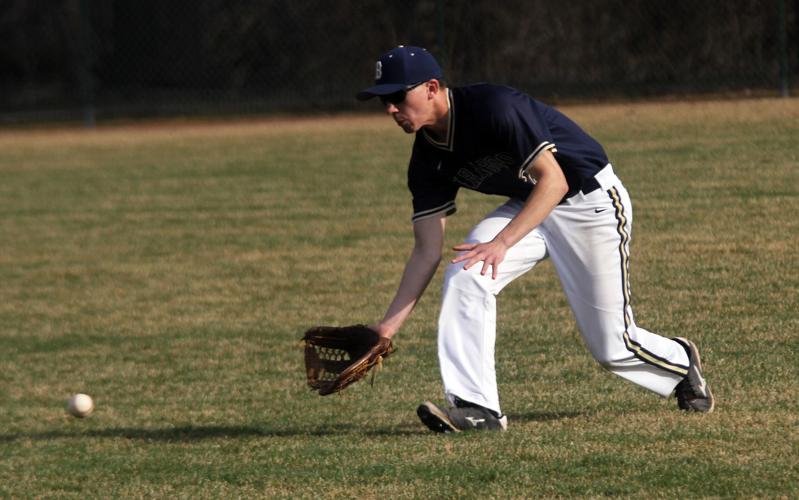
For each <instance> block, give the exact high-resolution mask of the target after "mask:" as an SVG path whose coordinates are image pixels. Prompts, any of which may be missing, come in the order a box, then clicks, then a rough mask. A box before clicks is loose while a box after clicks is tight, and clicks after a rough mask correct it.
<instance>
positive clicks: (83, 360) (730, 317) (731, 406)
mask: <svg viewBox="0 0 799 500" xmlns="http://www.w3.org/2000/svg"><path fill="white" fill-rule="evenodd" d="M566 111H567V112H568V113H570V114H571V115H572V116H574V117H575V118H576V119H577V120H578V121H579V122H581V123H583V124H584V126H585V128H586V129H588V131H589V132H591V133H592V134H593V135H595V136H596V137H597V138H598V139H599V140H600V141H601V142H602V143H603V144H604V145H605V146H606V149H607V150H608V152H609V155H610V157H611V160H612V161H613V163H614V166H615V169H616V170H617V172H618V173H619V174H620V176H621V177H622V179H624V181H625V184H626V185H627V187H628V189H629V190H630V192H631V194H632V198H633V202H634V204H635V210H636V212H635V219H636V220H635V225H634V233H633V242H632V255H633V259H632V276H633V281H632V283H633V294H634V297H635V302H634V305H635V310H636V316H637V319H638V322H639V323H640V324H641V325H642V326H645V327H648V328H650V329H654V330H656V331H658V332H660V333H662V334H663V335H670V336H676V335H681V336H687V337H689V338H691V339H693V340H695V341H696V342H697V343H698V344H699V346H700V348H701V349H702V353H703V358H704V363H705V369H706V375H707V377H708V380H709V382H710V384H711V385H712V386H713V388H714V392H715V394H716V397H717V409H716V412H714V413H712V414H710V415H688V414H684V413H682V412H679V411H677V409H676V403H675V402H674V400H673V399H669V400H665V399H661V398H658V397H656V396H654V395H651V394H649V393H647V392H646V391H644V390H642V389H639V388H636V387H635V386H633V385H631V384H629V383H627V382H625V381H623V380H621V379H618V378H614V377H613V376H612V375H610V374H609V373H607V372H605V371H603V370H602V369H601V368H600V367H599V366H598V365H597V364H596V363H595V362H594V361H593V360H592V358H591V356H590V355H589V353H588V351H587V350H586V349H585V348H584V346H583V345H582V341H581V340H580V337H579V335H578V333H577V331H576V328H575V326H574V324H573V321H572V318H571V312H570V311H569V309H568V307H567V306H566V303H565V299H564V297H563V294H562V292H561V290H560V287H559V285H558V283H557V280H556V276H555V274H554V272H553V269H552V266H551V264H549V263H547V264H545V265H542V266H540V268H536V270H535V271H534V272H532V273H530V274H528V275H527V276H525V277H523V278H522V279H520V280H518V281H517V282H515V283H514V284H512V285H511V286H510V287H508V288H507V289H506V291H504V292H503V294H502V295H501V296H500V301H499V309H500V311H499V339H498V345H497V355H498V359H497V363H498V370H499V380H500V393H501V396H502V398H503V409H504V410H505V411H506V413H508V414H509V418H510V429H509V431H508V432H506V433H501V434H500V433H489V434H461V435H455V436H441V435H433V434H430V433H428V432H427V431H426V429H425V428H423V427H422V426H421V424H420V423H418V421H417V419H416V415H415V408H416V406H417V405H418V403H419V402H420V401H422V400H424V399H433V400H437V401H440V400H441V387H440V382H439V376H438V367H437V360H436V354H435V322H436V314H437V309H438V298H439V288H440V278H441V277H440V271H439V275H437V277H436V278H434V282H433V284H432V285H431V287H430V290H428V293H427V295H426V296H425V298H424V300H423V301H422V303H421V304H420V305H419V307H418V308H417V310H416V312H415V313H414V315H413V316H412V318H411V320H410V321H409V322H408V324H407V325H406V327H405V328H404V330H403V331H402V332H401V333H400V335H399V336H398V337H397V339H396V340H397V344H398V346H399V351H398V352H397V353H396V355H395V356H393V357H392V358H390V359H389V360H388V361H386V363H385V367H384V369H383V370H382V371H381V372H380V373H379V374H378V376H377V379H376V382H375V385H374V386H373V387H370V386H369V385H368V383H360V384H357V385H355V386H353V387H351V388H350V389H348V390H347V391H346V392H345V393H344V394H343V395H341V396H329V397H326V398H321V397H319V396H317V395H314V394H312V393H310V392H309V391H308V390H307V389H306V387H305V386H304V373H303V368H302V365H301V363H302V359H301V349H300V348H299V347H298V344H297V341H298V339H299V337H300V335H301V332H302V331H303V330H304V329H305V328H307V327H309V326H312V325H315V324H326V323H332V324H345V323H351V322H356V321H357V322H361V321H362V322H372V321H377V320H378V319H379V318H380V317H381V316H382V314H383V312H384V310H385V307H386V306H387V305H388V302H389V300H390V299H391V297H392V295H393V293H394V290H395V287H396V285H397V282H398V279H399V276H400V272H401V270H402V267H403V265H404V261H405V258H406V256H407V255H408V253H409V251H410V247H411V244H412V237H411V232H410V199H409V195H408V193H407V190H406V188H405V168H406V165H407V156H408V152H409V147H410V138H409V137H406V136H404V134H402V132H401V131H400V130H399V129H396V127H395V126H393V124H392V123H390V122H389V120H388V119H386V118H385V117H368V116H367V117H336V118H322V119H316V120H312V119H294V120H271V121H263V122H242V123H215V124H214V123H211V124H198V123H161V124H156V125H149V126H144V125H136V126H108V127H103V128H101V129H99V130H96V131H84V130H64V129H58V130H39V129H36V130H16V131H10V130H5V131H0V179H2V181H0V380H2V382H0V496H3V497H43V496H58V497H80V496H90V497H131V496H134V497H184V498H185V497H231V496H233V497H283V498H297V497H308V498H310V497H364V498H377V497H388V498H394V497H400V498H410V497H430V498H476V497H497V498H506V497H515V498H522V497H527V498H535V497H571V496H590V497H597V496H606V495H607V496H611V495H613V496H626V497H666V498H679V497H688V496H698V497H753V496H759V497H794V498H796V497H799V451H797V450H799V403H797V399H799V338H797V332H799V313H797V310H799V299H798V298H797V297H798V296H799V294H798V293H797V292H798V289H799V265H798V262H799V260H798V259H797V256H798V253H799V252H798V251H797V248H799V217H797V214H798V213H799V171H798V170H797V168H798V164H799V100H796V99H793V100H751V101H739V102H700V103H690V104H688V103H670V104H630V105H618V106H585V107H570V108H567V109H566ZM500 201H501V200H500V199H498V198H492V197H485V196H481V195H475V194H471V193H461V195H460V196H459V209H460V210H459V213H458V214H457V215H456V216H454V217H453V218H452V220H451V222H450V224H449V226H448V227H449V233H448V242H449V243H451V244H455V243H457V242H458V241H459V239H460V238H462V237H463V236H464V234H465V232H466V231H467V230H468V228H469V227H470V226H471V225H472V224H474V223H475V222H476V221H478V220H479V219H480V218H481V217H482V215H483V214H484V213H485V212H487V211H488V210H489V209H491V208H492V207H494V206H495V205H497V204H498V203H499V202H500ZM73 392H87V393H89V394H91V395H92V396H94V398H95V401H96V403H97V409H96V411H95V413H94V414H93V415H92V416H90V417H89V418H86V419H75V418H72V417H69V416H67V415H66V414H65V412H64V404H65V401H66V399H67V397H68V396H69V395H70V394H71V393H73Z"/></svg>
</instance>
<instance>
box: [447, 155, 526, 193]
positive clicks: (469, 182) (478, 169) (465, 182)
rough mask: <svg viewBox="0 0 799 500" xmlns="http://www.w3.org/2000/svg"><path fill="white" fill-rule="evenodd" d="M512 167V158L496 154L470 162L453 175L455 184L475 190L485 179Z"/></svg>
mask: <svg viewBox="0 0 799 500" xmlns="http://www.w3.org/2000/svg"><path fill="white" fill-rule="evenodd" d="M512 167H513V156H511V155H510V154H508V153H497V154H494V155H488V156H483V157H482V158H478V159H476V160H472V161H470V162H469V163H467V164H466V166H465V167H463V168H461V169H459V170H458V172H457V173H456V174H455V179H454V180H455V182H457V183H458V184H460V185H462V186H464V187H467V188H469V189H477V188H479V187H480V186H481V185H482V184H483V181H485V180H486V179H487V178H489V177H491V176H492V175H494V174H498V173H500V172H502V171H503V170H505V169H508V168H512Z"/></svg>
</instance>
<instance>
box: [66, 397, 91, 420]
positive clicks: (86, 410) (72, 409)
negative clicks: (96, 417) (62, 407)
mask: <svg viewBox="0 0 799 500" xmlns="http://www.w3.org/2000/svg"><path fill="white" fill-rule="evenodd" d="M92 410H94V401H92V397H91V396H89V395H88V394H74V395H73V396H72V397H71V398H69V402H67V411H68V412H69V414H70V415H72V416H73V417H78V418H83V417H87V416H89V414H90V413H91V412H92Z"/></svg>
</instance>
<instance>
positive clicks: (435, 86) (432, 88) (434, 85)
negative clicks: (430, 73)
mask: <svg viewBox="0 0 799 500" xmlns="http://www.w3.org/2000/svg"><path fill="white" fill-rule="evenodd" d="M425 85H426V86H427V97H428V99H432V98H433V97H434V96H435V95H436V94H438V91H439V90H441V84H440V83H439V81H438V80H436V79H435V78H434V79H432V80H428V81H427V83H426V84H425Z"/></svg>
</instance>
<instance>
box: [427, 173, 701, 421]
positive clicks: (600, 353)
mask: <svg viewBox="0 0 799 500" xmlns="http://www.w3.org/2000/svg"><path fill="white" fill-rule="evenodd" d="M596 179H597V181H598V182H599V184H600V186H601V187H600V189H597V190H595V191H593V192H591V193H589V194H587V195H583V194H582V193H578V194H577V195H575V196H573V197H571V198H569V199H568V200H567V201H566V202H565V203H563V204H561V205H558V206H557V207H556V208H555V210H554V211H553V212H552V213H551V214H550V215H549V216H548V217H547V219H546V220H545V221H544V222H543V223H542V224H541V225H540V226H539V227H538V228H536V229H535V230H533V231H532V232H530V234H528V235H527V236H525V237H524V238H523V239H522V240H521V241H519V242H518V243H517V244H516V245H514V246H513V247H512V248H510V249H509V250H508V252H507V254H506V256H505V260H504V261H503V262H502V264H500V266H499V275H498V276H497V279H496V280H492V279H491V273H490V272H489V273H487V275H486V276H481V275H480V270H481V264H478V265H476V266H473V267H472V268H471V269H469V270H468V271H466V270H464V269H463V264H464V263H463V262H461V263H458V264H450V265H449V266H448V267H447V269H446V273H445V276H444V291H443V297H442V305H441V314H440V317H439V325H438V355H439V363H440V367H441V376H442V379H443V382H444V391H445V394H446V396H447V399H448V400H449V401H450V402H452V401H453V397H454V396H457V397H459V398H460V399H463V400H465V401H470V402H472V403H476V404H479V405H482V406H485V407H486V408H489V409H491V410H494V411H496V412H500V405H499V394H498V391H497V382H496V371H495V367H494V344H495V341H496V295H497V294H498V293H499V292H500V291H501V290H502V289H503V288H504V287H505V286H506V285H507V284H508V283H510V282H511V281H513V280H514V279H516V278H517V277H519V276H521V275H522V274H524V273H525V272H527V271H529V270H530V269H532V268H533V267H534V266H535V265H536V264H537V263H538V262H540V261H541V260H543V259H544V258H546V257H550V258H551V259H552V262H553V264H554V266H555V269H556V271H557V273H558V276H559V277H560V281H561V285H562V286H563V290H564V292H565V293H566V297H567V298H568V301H569V304H570V306H571V309H572V311H573V313H574V317H575V319H576V320H577V326H578V328H579V330H580V333H581V335H582V338H583V340H584V341H585V343H586V345H587V346H588V349H589V351H590V352H591V354H592V355H593V356H594V358H595V359H596V360H597V361H598V362H599V363H600V364H601V365H602V366H604V367H605V368H607V369H608V370H610V371H611V372H613V373H615V374H617V375H619V376H621V377H624V378H626V379H628V380H630V381H632V382H634V383H636V384H638V385H641V386H643V387H645V388H647V389H649V390H651V391H653V392H655V393H657V394H660V395H661V396H664V397H665V396H668V395H669V394H671V392H672V391H673V389H674V387H675V386H676V385H677V383H678V382H679V381H680V380H681V379H682V378H683V376H684V375H685V374H686V373H687V368H688V356H687V354H686V352H685V349H684V348H683V347H682V346H681V345H680V344H678V343H677V342H675V341H673V340H671V339H667V338H665V337H661V336H659V335H657V334H654V333H652V332H649V331H647V330H644V329H643V328H640V327H638V326H637V325H636V324H635V321H634V319H633V313H632V308H631V307H630V285H629V261H628V255H629V243H630V231H631V228H632V205H631V203H630V198H629V195H628V194H627V190H626V189H625V188H624V186H623V185H622V184H621V181H619V179H618V177H616V175H615V174H614V173H613V169H612V167H611V166H610V165H608V166H607V167H605V169H603V170H602V171H601V172H600V173H599V174H597V176H596ZM522 204H523V202H522V201H520V200H510V201H508V202H507V203H505V204H504V205H502V206H500V207H499V208H497V209H496V210H495V211H494V212H492V213H490V214H489V215H488V216H487V217H486V218H485V219H483V220H482V221H481V222H480V223H479V224H477V226H475V227H474V229H473V230H472V232H471V233H470V234H469V236H468V238H467V239H466V241H467V242H485V241H489V240H491V239H492V238H494V236H495V235H496V234H497V233H498V232H499V231H500V230H502V228H504V227H505V226H506V225H507V224H508V223H509V222H510V220H511V219H512V218H513V217H514V216H515V215H516V214H517V213H518V212H519V210H521V208H522Z"/></svg>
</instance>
